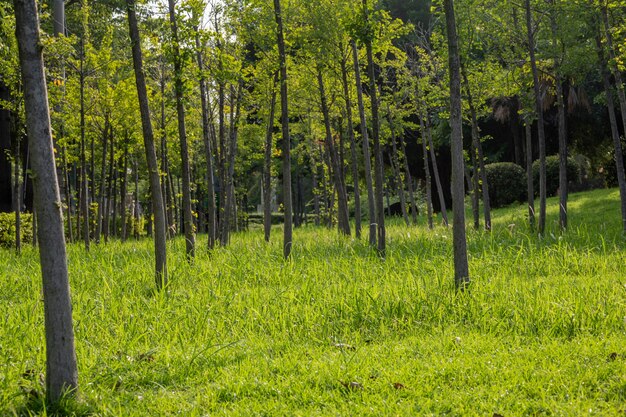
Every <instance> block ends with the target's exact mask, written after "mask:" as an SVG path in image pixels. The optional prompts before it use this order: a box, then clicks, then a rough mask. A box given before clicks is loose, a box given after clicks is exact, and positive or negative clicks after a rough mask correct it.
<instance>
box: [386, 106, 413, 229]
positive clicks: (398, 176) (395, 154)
mask: <svg viewBox="0 0 626 417" xmlns="http://www.w3.org/2000/svg"><path fill="white" fill-rule="evenodd" d="M387 121H388V122H389V128H390V129H391V151H392V155H391V165H392V167H393V171H394V173H395V174H394V175H395V177H396V181H397V185H398V197H400V210H401V211H402V218H403V219H404V222H405V223H406V225H407V226H409V225H410V224H411V221H410V220H409V215H408V213H407V211H406V196H405V195H404V181H403V180H402V174H401V173H400V159H399V157H398V146H397V144H396V130H395V128H394V125H393V120H392V119H391V109H390V108H389V106H387Z"/></svg>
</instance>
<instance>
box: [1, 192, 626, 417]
mask: <svg viewBox="0 0 626 417" xmlns="http://www.w3.org/2000/svg"><path fill="white" fill-rule="evenodd" d="M549 208H550V209H549V212H548V232H547V233H546V237H545V238H544V239H539V238H537V237H536V236H535V235H533V234H532V233H530V232H529V230H528V228H527V226H526V220H525V213H526V210H525V208H524V207H518V206H516V207H511V208H507V209H503V210H499V211H497V212H496V213H494V230H493V232H492V233H491V234H485V233H483V232H475V231H473V230H469V229H468V248H469V258H470V271H471V276H472V284H471V287H470V290H469V291H466V292H464V293H458V292H456V291H455V290H454V286H453V270H452V250H451V239H452V232H451V230H447V229H444V228H442V227H438V228H436V229H435V230H434V231H428V230H427V229H426V228H425V227H424V225H423V222H424V219H423V218H422V219H420V221H421V222H422V224H421V225H420V226H419V227H411V228H406V227H405V226H404V225H403V224H401V223H400V221H395V222H393V221H392V223H391V224H390V225H389V228H388V236H389V242H388V257H387V260H386V261H384V262H383V261H381V260H379V259H378V258H377V257H376V256H375V255H374V254H373V253H372V252H371V250H370V249H369V248H368V247H367V244H366V240H365V239H362V240H361V241H355V240H350V239H345V238H341V237H339V236H338V235H337V233H336V232H335V231H329V230H326V229H316V228H313V227H304V228H301V229H298V230H296V232H295V237H294V247H293V259H292V260H291V261H288V262H286V261H284V260H283V259H282V250H281V243H282V234H281V230H280V229H279V228H276V229H274V230H273V231H272V232H273V235H272V243H271V244H269V245H267V244H265V242H264V241H263V237H262V232H261V231H252V232H248V233H243V234H237V235H234V236H233V239H232V244H231V246H229V247H227V248H220V249H217V250H215V251H213V252H212V253H210V254H209V253H207V251H206V250H198V256H197V259H196V261H195V262H194V263H193V264H192V265H189V264H188V263H187V262H186V261H185V259H184V242H183V241H182V240H175V241H173V242H170V243H169V247H168V249H169V268H170V285H169V287H168V291H167V293H166V294H165V293H155V292H154V291H153V287H154V284H153V276H152V271H153V261H152V256H151V255H152V253H151V246H152V245H151V242H150V241H149V240H144V241H140V242H129V243H127V244H124V245H123V244H121V243H118V242H113V243H111V244H109V245H106V246H96V245H93V246H92V251H91V252H90V253H85V252H84V249H83V248H82V247H81V246H79V245H74V246H70V247H69V266H70V274H71V277H70V278H71V286H72V297H73V303H74V320H75V332H76V341H77V354H78V359H79V373H80V374H79V375H80V376H79V378H80V394H79V401H78V403H74V402H70V403H69V404H68V405H67V406H66V408H65V411H66V413H69V414H71V413H76V414H85V413H88V414H89V413H90V414H93V415H103V416H154V415H174V414H179V415H185V416H204V415H217V416H219V415H240V416H251V415H259V416H265V415H267V416H283V415H302V416H311V415H324V416H326V415H332V416H336V415H342V416H343V415H346V416H348V415H350V416H351V415H376V416H380V415H407V416H414V415H450V416H466V415H478V416H492V415H494V413H498V414H501V415H504V416H518V415H528V416H535V415H537V416H539V415H551V416H579V415H602V416H611V415H623V413H624V412H625V410H626V405H624V404H625V403H626V347H625V346H626V286H625V284H626V264H625V260H626V257H625V255H626V245H625V241H624V238H623V236H622V234H621V222H620V212H619V195H618V192H617V191H616V190H600V191H593V192H589V193H581V194H575V195H572V196H571V200H570V205H569V211H570V229H569V231H568V232H567V233H566V234H564V235H561V234H560V233H559V232H558V227H557V224H556V221H557V214H558V213H557V211H556V210H557V202H556V200H554V199H551V200H549ZM198 244H199V246H200V247H203V246H204V245H205V236H200V237H199V239H198ZM40 287H41V284H40V273H39V265H38V258H37V254H36V252H35V251H34V250H32V249H30V248H28V249H25V250H24V251H23V253H22V255H21V256H16V255H15V254H14V253H13V252H11V251H7V250H3V251H1V252H0V311H2V314H1V315H0V415H14V414H18V415H19V414H23V415H29V414H38V413H39V414H44V415H45V414H48V415H50V414H52V412H49V411H45V409H42V405H41V404H40V403H39V402H38V401H36V400H33V396H34V395H33V394H32V392H33V391H34V394H35V396H36V394H37V393H39V392H41V390H42V388H41V385H40V383H39V382H38V379H39V376H38V375H40V374H43V373H44V371H45V363H44V348H43V347H44V340H43V305H42V302H41V289H40ZM26 371H29V372H30V375H26V376H25V375H23V374H24V373H25V372H26ZM27 391H31V394H30V396H29V395H27V394H25V392H27Z"/></svg>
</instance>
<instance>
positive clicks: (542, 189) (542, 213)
mask: <svg viewBox="0 0 626 417" xmlns="http://www.w3.org/2000/svg"><path fill="white" fill-rule="evenodd" d="M525 5H526V31H527V32H528V49H529V52H530V66H531V69H532V73H533V86H534V91H535V111H536V113H537V132H538V135H537V136H538V140H539V224H538V230H537V231H538V232H539V235H541V236H543V234H544V232H545V227H546V138H545V133H544V126H543V106H542V99H541V90H540V88H539V70H538V69H537V60H536V58H535V40H534V33H533V28H532V12H531V8H530V0H525Z"/></svg>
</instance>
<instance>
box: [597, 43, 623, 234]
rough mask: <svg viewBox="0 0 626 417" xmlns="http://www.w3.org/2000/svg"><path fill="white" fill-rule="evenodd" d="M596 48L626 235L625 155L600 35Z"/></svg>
mask: <svg viewBox="0 0 626 417" xmlns="http://www.w3.org/2000/svg"><path fill="white" fill-rule="evenodd" d="M596 48H597V52H598V58H599V59H598V60H599V62H600V72H601V73H602V82H603V84H604V92H605V94H606V103H607V109H608V111H609V121H610V124H611V137H612V139H613V147H614V149H615V167H616V169H617V183H618V186H619V194H620V202H621V209H622V230H623V232H624V233H626V175H625V174H624V153H623V150H622V142H621V138H620V136H619V130H618V127H617V117H616V114H615V108H614V107H613V89H612V88H611V75H610V73H609V69H608V67H607V61H606V57H605V55H604V50H603V46H602V41H601V39H600V36H599V35H597V36H596Z"/></svg>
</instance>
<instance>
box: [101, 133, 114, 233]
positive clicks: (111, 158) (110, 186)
mask: <svg viewBox="0 0 626 417" xmlns="http://www.w3.org/2000/svg"><path fill="white" fill-rule="evenodd" d="M112 129H113V128H111V152H110V154H109V155H110V156H109V175H108V181H107V182H108V187H107V194H106V198H105V204H104V219H103V229H104V241H105V242H108V241H109V234H110V232H111V228H110V222H109V220H110V215H111V198H112V197H113V195H114V192H115V191H114V188H115V180H116V175H115V173H116V170H115V139H114V135H113V130H112ZM113 207H115V201H114V202H113ZM113 221H114V222H115V217H114V220H113ZM113 224H114V225H115V223H113ZM113 234H114V235H115V226H114V231H113Z"/></svg>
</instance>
